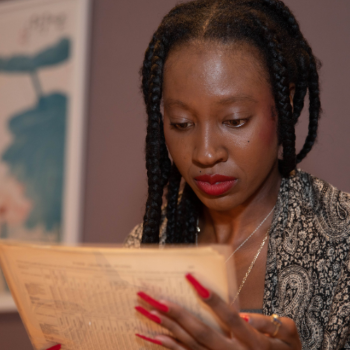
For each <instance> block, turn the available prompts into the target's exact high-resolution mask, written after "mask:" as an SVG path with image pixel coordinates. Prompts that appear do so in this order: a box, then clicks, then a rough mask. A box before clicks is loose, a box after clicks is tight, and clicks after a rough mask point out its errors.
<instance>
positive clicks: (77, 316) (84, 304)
mask: <svg viewBox="0 0 350 350" xmlns="http://www.w3.org/2000/svg"><path fill="white" fill-rule="evenodd" d="M0 260H1V267H2V269H3V271H4V273H5V277H6V279H7V281H8V284H9V287H10V289H11V292H12V294H13V296H14V299H15V301H16V304H17V306H18V309H19V312H20V314H21V317H22V320H23V322H24V324H25V326H26V328H27V331H28V334H29V336H30V339H31V341H32V344H33V347H34V349H36V350H44V349H47V348H48V347H50V346H52V345H54V344H57V343H60V344H62V349H63V350H112V349H113V350H118V349H120V350H130V349H131V350H133V349H135V350H136V349H137V350H141V349H157V348H159V349H160V347H159V346H157V345H152V344H150V343H146V342H145V341H143V340H141V339H138V338H136V337H135V333H141V334H144V335H146V336H150V337H152V336H154V335H156V334H160V333H163V334H165V333H167V332H166V331H165V330H164V329H163V328H162V327H161V326H159V325H156V324H155V323H153V322H151V321H149V320H148V319H146V318H145V317H144V316H142V315H139V314H138V313H137V312H136V311H135V310H134V307H135V306H136V305H138V304H139V305H140V304H141V305H143V306H145V307H147V305H145V303H143V302H142V301H141V300H139V299H138V297H137V294H136V293H137V292H138V291H144V292H146V293H148V294H150V295H151V296H153V297H155V298H158V299H160V298H166V299H168V300H171V301H174V302H176V303H178V304H180V305H182V306H183V307H185V308H186V309H188V310H190V311H191V312H192V313H193V314H195V315H196V316H197V317H198V318H199V319H201V320H203V322H205V323H207V324H209V325H211V326H213V327H215V328H216V329H220V326H219V325H218V323H217V321H216V320H215V317H213V315H212V314H211V312H210V311H209V310H208V309H207V308H206V307H205V305H204V304H203V303H202V302H201V301H200V299H199V298H198V296H197V294H196V292H195V291H194V290H193V288H192V287H191V285H190V284H189V283H188V282H187V280H186V279H185V274H186V273H188V272H190V273H192V274H193V275H194V276H195V277H196V278H198V279H199V280H200V281H201V282H203V284H204V285H205V286H207V287H209V288H211V289H212V290H214V291H215V292H216V293H218V294H219V295H220V296H221V297H222V298H223V299H224V300H226V301H228V300H229V293H228V278H227V270H226V265H225V257H224V256H223V255H222V254H219V253H218V252H217V251H216V250H214V249H212V248H210V247H205V248H186V249H125V248H113V249H108V248H96V249H94V248H81V247H80V248H68V247H49V248H48V247H44V246H32V245H31V246H29V245H17V244H4V243H0Z"/></svg>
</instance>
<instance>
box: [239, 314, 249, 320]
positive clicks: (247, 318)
mask: <svg viewBox="0 0 350 350" xmlns="http://www.w3.org/2000/svg"><path fill="white" fill-rule="evenodd" d="M240 316H241V319H243V320H244V321H246V322H249V320H250V317H249V316H248V315H243V314H240Z"/></svg>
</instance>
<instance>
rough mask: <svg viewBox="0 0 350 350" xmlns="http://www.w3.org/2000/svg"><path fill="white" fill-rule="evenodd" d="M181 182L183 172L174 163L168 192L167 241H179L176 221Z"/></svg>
mask: <svg viewBox="0 0 350 350" xmlns="http://www.w3.org/2000/svg"><path fill="white" fill-rule="evenodd" d="M180 182H181V174H180V173H179V170H178V169H177V167H176V165H175V164H173V166H172V169H171V174H170V179H169V186H168V193H167V207H166V217H167V220H168V223H167V227H166V232H167V236H166V243H176V242H178V241H179V237H178V235H177V230H176V223H177V214H178V213H177V208H178V205H177V203H178V198H179V188H180Z"/></svg>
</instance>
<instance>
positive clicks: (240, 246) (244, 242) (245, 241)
mask: <svg viewBox="0 0 350 350" xmlns="http://www.w3.org/2000/svg"><path fill="white" fill-rule="evenodd" d="M275 206H276V205H274V207H273V208H272V209H271V211H270V212H269V213H268V214H267V216H266V217H265V219H264V220H263V221H261V223H260V224H259V226H258V227H257V228H256V229H255V230H254V231H253V232H252V233H251V234H250V235H249V236H248V237H247V238H246V239H245V240H244V241H243V242H242V243H241V244H240V245H239V247H238V248H236V249H235V250H234V252H233V253H232V254H231V255H230V256H229V257H228V258H227V259H226V263H227V262H228V261H229V260H230V259H231V258H232V257H233V256H234V255H235V253H236V252H237V250H239V249H241V248H242V247H243V245H244V244H246V243H247V241H248V240H249V238H251V237H252V236H253V235H254V233H256V231H258V230H259V228H260V227H261V226H262V225H263V224H264V222H265V221H266V220H267V219H268V218H269V216H270V215H271V214H272V212H273V211H274V209H275ZM200 232H201V229H200V228H199V219H197V232H196V245H197V246H198V234H199V233H200Z"/></svg>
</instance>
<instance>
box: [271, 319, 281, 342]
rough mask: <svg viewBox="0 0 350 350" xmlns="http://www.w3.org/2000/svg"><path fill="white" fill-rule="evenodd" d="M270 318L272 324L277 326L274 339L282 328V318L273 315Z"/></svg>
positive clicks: (273, 335)
mask: <svg viewBox="0 0 350 350" xmlns="http://www.w3.org/2000/svg"><path fill="white" fill-rule="evenodd" d="M270 318H271V322H272V323H273V324H274V325H275V326H276V330H275V332H274V333H273V334H272V337H275V336H276V335H277V333H278V330H279V329H280V327H281V324H282V322H281V320H280V318H279V316H278V315H277V314H272V315H271V316H270Z"/></svg>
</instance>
